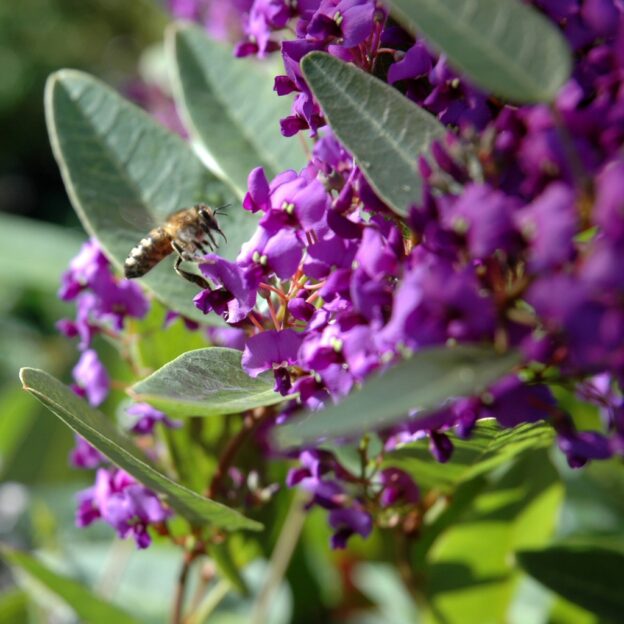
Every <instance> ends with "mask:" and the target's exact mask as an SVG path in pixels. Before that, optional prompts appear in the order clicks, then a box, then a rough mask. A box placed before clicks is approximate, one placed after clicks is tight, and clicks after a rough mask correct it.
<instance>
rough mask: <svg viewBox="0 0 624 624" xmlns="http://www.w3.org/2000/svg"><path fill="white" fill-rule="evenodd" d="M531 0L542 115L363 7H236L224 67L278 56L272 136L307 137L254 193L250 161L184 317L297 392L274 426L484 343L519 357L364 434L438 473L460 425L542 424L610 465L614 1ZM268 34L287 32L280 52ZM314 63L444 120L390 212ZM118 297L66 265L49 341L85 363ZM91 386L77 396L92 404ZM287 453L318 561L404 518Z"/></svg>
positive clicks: (623, 132) (617, 179) (312, 2)
mask: <svg viewBox="0 0 624 624" xmlns="http://www.w3.org/2000/svg"><path fill="white" fill-rule="evenodd" d="M182 4H184V3H180V4H176V5H175V6H178V7H181V6H182ZM190 4H192V3H190ZM535 5H536V6H537V7H538V8H539V9H540V10H542V11H543V12H544V13H545V14H546V15H547V16H549V18H550V19H552V20H553V22H554V23H555V24H557V25H558V26H559V27H560V28H561V30H562V31H563V33H564V35H565V36H566V37H567V38H568V40H569V42H570V45H571V47H572V49H573V50H574V51H575V54H576V61H575V67H574V72H573V75H572V77H571V79H570V80H569V82H568V83H567V84H566V85H565V86H564V87H563V89H562V90H561V91H560V93H559V95H558V97H557V100H556V102H555V103H554V104H553V106H552V107H547V106H544V105H540V104H537V105H526V106H511V105H506V104H503V103H501V102H500V101H499V100H497V99H495V98H493V97H490V96H489V95H488V94H486V93H483V92H481V91H479V90H478V89H476V88H475V87H474V86H472V85H471V84H470V82H469V81H468V80H466V79H465V78H463V77H462V76H460V75H457V74H456V73H455V71H454V70H453V69H452V68H450V67H449V65H448V63H447V61H446V58H445V57H444V55H438V54H435V53H434V52H433V51H432V50H431V49H430V48H429V47H428V45H427V43H426V42H425V41H424V40H421V39H414V38H413V37H411V36H410V35H409V34H408V33H406V32H404V31H403V30H401V29H400V28H399V27H398V26H396V25H395V24H393V23H392V22H390V21H388V13H387V10H386V9H385V7H384V6H383V5H382V4H381V3H379V2H374V1H369V0H340V1H339V0H309V1H306V2H299V3H296V4H293V3H289V2H285V1H281V0H256V1H255V2H253V3H249V6H248V7H247V9H245V10H243V11H242V15H243V16H244V17H243V28H242V30H243V32H244V39H243V40H242V41H241V42H240V44H239V45H238V47H237V48H236V54H237V55H239V56H246V55H250V54H254V55H257V56H260V57H263V56H266V55H267V54H269V53H271V52H273V51H277V50H278V49H280V50H281V54H282V58H283V61H284V68H285V74H284V75H282V76H277V77H276V80H275V90H276V92H277V94H278V95H280V96H285V95H288V94H294V95H295V98H294V103H293V109H292V114H291V116H289V117H287V118H285V119H284V120H282V124H281V131H282V133H283V134H285V135H286V136H290V135H293V134H295V133H297V132H299V131H301V130H309V131H310V134H311V136H312V137H313V139H314V147H313V150H312V154H311V156H310V159H309V162H308V164H307V165H306V167H304V169H303V170H301V171H292V170H289V171H285V172H282V173H280V174H278V175H277V176H275V177H274V178H273V179H272V180H268V179H267V176H266V174H265V172H264V170H263V169H262V168H257V169H254V170H253V171H251V172H250V174H249V178H248V191H247V194H246V195H245V197H244V200H243V207H244V208H245V209H246V210H248V211H250V212H254V213H258V215H259V217H260V219H259V225H258V229H257V231H256V233H255V234H254V235H253V236H252V238H251V239H250V240H249V241H248V242H247V243H246V244H245V245H244V246H243V247H242V249H241V251H240V254H239V255H238V257H237V258H236V260H235V261H233V262H232V261H228V260H225V259H223V258H221V257H219V256H218V255H215V254H209V255H207V256H206V257H205V258H203V260H202V262H201V263H200V264H199V268H200V270H201V272H202V273H203V275H204V276H205V277H206V279H207V280H208V281H209V283H210V287H209V288H207V289H206V290H204V291H202V292H200V293H199V294H198V295H197V296H196V298H195V305H196V306H197V308H198V309H199V310H201V311H202V312H204V313H206V314H208V313H217V314H218V315H220V316H221V317H222V318H224V319H225V320H226V321H227V322H228V323H229V324H231V326H232V329H231V332H234V333H232V334H230V335H227V336H226V334H224V333H222V334H221V336H222V338H223V339H224V340H228V341H229V340H233V341H235V343H232V344H236V345H237V347H238V348H242V351H243V354H242V363H243V367H244V368H245V370H246V371H247V372H248V373H249V374H250V375H251V376H257V375H259V374H260V373H262V372H265V371H273V373H274V375H275V388H276V390H277V391H278V392H280V393H281V394H282V395H284V396H285V397H288V396H291V397H292V396H293V395H295V394H296V396H297V398H296V399H292V398H290V399H287V400H286V402H285V404H284V406H283V409H282V412H281V413H280V414H278V415H277V416H276V419H275V422H276V423H277V424H276V426H279V424H280V423H282V422H284V421H285V420H287V419H288V418H289V417H290V415H291V414H292V413H293V412H294V411H296V410H297V409H300V408H301V407H305V408H308V409H311V410H317V409H320V408H322V407H323V406H324V405H326V404H327V403H328V402H331V401H336V400H339V399H340V398H341V397H344V396H345V395H347V394H348V393H349V392H350V391H351V390H352V389H353V387H354V386H356V385H357V384H360V383H362V382H363V381H364V380H365V379H366V378H367V377H368V376H369V375H370V374H371V373H372V372H374V371H377V370H379V369H382V368H384V367H386V366H388V365H389V364H392V363H393V362H396V361H397V360H399V359H400V358H401V357H402V355H403V354H404V353H405V351H406V350H409V351H418V350H419V349H422V348H423V347H427V346H432V345H453V344H457V343H463V342H466V343H467V342H482V343H490V344H492V345H494V346H495V347H496V348H497V349H499V350H501V351H504V350H507V349H510V348H515V349H517V350H519V352H520V353H521V354H522V356H523V365H522V373H521V375H517V374H514V375H510V376H508V377H506V378H504V379H502V380H500V381H499V382H498V383H497V384H495V385H494V386H493V387H491V388H490V389H488V391H487V392H484V393H482V394H481V395H479V396H475V397H468V398H464V399H459V400H454V401H450V402H449V403H448V404H446V405H445V406H443V407H442V408H441V409H439V410H438V411H437V412H435V413H432V414H429V415H427V417H425V418H422V417H419V418H418V419H411V418H409V415H407V414H406V419H405V422H404V424H402V425H400V426H397V427H394V428H392V429H391V430H388V431H384V432H381V437H382V439H383V441H384V444H385V448H386V450H390V449H391V448H393V447H394V446H396V445H397V444H400V443H404V442H406V441H410V440H414V439H418V438H420V437H423V436H427V437H428V439H429V442H430V449H431V452H432V454H433V455H434V457H435V458H436V459H437V460H439V461H442V462H443V461H452V454H453V444H452V442H451V438H450V437H449V436H448V433H449V432H450V431H452V430H454V431H455V432H456V433H457V435H459V436H460V437H467V436H469V435H470V434H471V431H472V429H473V427H474V426H475V424H476V423H477V422H478V420H479V419H482V418H495V419H497V421H498V422H499V423H500V425H501V426H503V427H514V426H516V425H518V424H521V423H524V422H529V423H530V422H536V421H537V420H547V421H549V422H550V423H552V425H553V426H554V427H555V428H556V430H557V433H558V436H559V447H560V448H561V450H562V451H563V452H564V453H565V454H566V456H567V458H568V461H569V463H570V464H571V465H573V466H580V465H583V464H584V463H585V462H587V461H589V460H594V459H604V458H607V457H611V456H613V455H616V454H617V455H621V454H622V452H623V449H624V444H623V443H624V438H623V437H622V436H623V434H624V420H623V419H622V405H621V403H622V399H621V396H622V391H621V384H622V383H623V379H624V347H623V345H624V280H623V278H622V272H621V270H619V267H621V266H622V262H623V261H624V257H623V254H624V251H622V250H623V249H624V247H623V246H622V245H621V243H622V239H624V199H623V198H624V192H623V191H624V188H622V186H623V185H624V182H623V180H624V159H623V158H622V156H621V145H622V143H623V141H624V115H623V113H622V111H623V110H624V100H623V99H622V98H623V97H624V96H623V92H622V89H621V86H620V85H621V84H622V78H623V73H624V56H623V55H622V54H621V49H622V46H623V44H624V6H623V5H622V4H621V3H620V2H613V3H610V2H584V3H581V2H577V1H575V0H570V1H569V2H565V3H562V2H547V1H546V0H542V1H540V2H537V1H536V2H535ZM185 7H186V8H184V11H191V9H190V8H189V7H188V6H186V5H185ZM175 10H176V11H182V10H183V9H182V8H179V9H175ZM285 31H290V32H291V33H294V34H295V38H294V39H292V38H291V39H288V40H283V41H282V40H281V39H280V37H281V34H280V33H282V32H285ZM313 50H324V51H327V52H329V53H330V54H333V55H335V56H337V57H339V58H341V59H342V60H345V61H347V62H351V63H354V64H355V65H357V66H358V67H360V68H361V69H363V70H365V71H368V72H376V73H378V72H377V69H378V68H377V62H378V61H379V59H380V58H381V57H382V56H383V57H385V61H388V64H389V69H388V71H387V73H386V79H387V81H388V82H389V83H390V84H392V85H394V86H395V87H396V88H397V89H399V90H400V91H401V92H402V93H404V94H405V96H406V97H408V98H410V99H411V100H412V101H414V102H415V103H416V104H418V105H420V106H422V107H424V108H426V109H427V110H429V111H430V112H431V113H433V114H434V115H436V116H437V117H438V119H439V120H440V121H441V122H442V123H443V124H445V125H446V126H447V127H448V129H449V134H448V136H447V137H446V138H445V139H444V140H442V141H438V142H436V143H434V144H433V145H432V148H431V156H430V157H429V158H428V159H427V160H425V159H422V161H421V163H420V175H421V177H422V178H423V183H424V191H423V198H422V201H420V202H419V203H418V204H416V205H413V206H411V208H410V210H409V214H408V216H407V217H406V218H400V217H398V216H397V215H395V214H394V213H392V212H391V211H390V210H389V208H388V207H387V206H385V205H384V204H383V202H382V201H381V200H380V199H379V198H378V197H377V196H376V195H375V193H374V192H373V190H372V188H371V186H370V185H369V183H368V181H367V180H366V178H365V177H364V176H363V174H362V172H361V171H360V169H359V168H358V166H357V165H356V163H355V162H354V160H353V158H352V157H351V156H350V155H349V154H348V153H347V152H346V151H345V149H344V148H343V147H342V146H341V145H340V143H339V142H338V141H337V139H336V138H335V137H334V136H333V134H332V132H331V129H329V128H327V127H323V126H324V125H325V121H324V119H323V116H322V111H321V109H320V108H319V106H318V104H317V103H316V102H315V101H314V98H313V96H312V93H311V91H310V89H309V87H308V86H307V85H306V83H305V79H304V77H303V74H302V72H301V69H300V61H301V59H302V58H303V56H304V55H305V54H306V53H307V52H309V51H313ZM124 284H125V282H124V280H117V279H116V278H113V277H111V275H110V272H108V269H107V267H106V263H105V259H102V257H101V256H100V255H98V251H97V247H96V246H95V244H94V243H91V244H90V246H88V247H86V248H85V250H84V251H83V253H82V254H81V256H79V257H78V258H77V259H76V260H75V261H74V263H72V267H71V269H70V272H69V273H68V274H67V275H66V276H65V278H64V282H63V289H62V293H61V294H62V296H63V297H64V298H67V299H75V300H76V301H77V305H78V314H77V319H76V321H66V322H65V324H64V325H63V326H62V327H61V329H62V330H63V331H64V333H66V334H67V335H77V336H79V337H80V339H81V343H80V344H81V348H82V349H83V350H84V349H87V348H88V347H89V345H90V344H91V338H92V336H93V335H94V334H96V333H98V332H100V331H102V325H104V326H105V327H109V328H112V330H113V331H120V330H121V328H122V327H123V318H124V315H130V316H140V314H141V313H144V312H142V310H143V309H144V307H142V306H144V304H141V303H140V297H139V293H138V292H136V291H135V289H134V287H132V286H131V285H128V286H126V285H124ZM113 301H114V302H115V304H114V305H113V304H112V303H111V302H113ZM82 307H84V308H85V309H84V310H82ZM120 310H121V312H120ZM213 340H214V341H215V342H218V341H219V340H220V338H219V336H218V335H217V333H216V332H213ZM228 344H230V343H229V342H228ZM85 353H87V352H86V351H85ZM89 357H91V356H89ZM85 366H86V365H85ZM91 366H94V365H91ZM87 368H88V367H87ZM91 372H94V370H92V371H91ZM96 379H98V381H97V382H96V381H95V380H96ZM102 379H103V377H102V376H101V375H96V374H93V375H92V376H91V380H90V378H89V376H88V375H87V376H83V375H81V376H80V380H79V379H77V383H78V386H79V387H82V388H83V390H82V391H83V392H84V393H86V395H87V397H88V398H89V400H91V401H92V402H96V401H98V400H99V399H100V397H101V395H102V390H101V389H100V388H101V386H102V384H103V382H102ZM547 381H548V382H549V383H551V384H553V383H555V384H557V385H560V386H562V387H564V388H566V389H567V390H571V391H574V392H577V393H579V394H580V395H581V396H582V397H583V398H584V400H587V401H590V402H593V403H595V404H596V405H597V406H598V407H599V408H600V410H601V412H602V414H603V423H604V426H603V428H602V429H601V430H595V431H577V430H576V429H575V426H574V423H573V421H572V418H571V417H570V416H569V415H568V414H566V413H565V412H564V411H563V410H562V409H561V407H560V406H559V405H558V404H557V402H556V400H555V398H554V396H553V393H552V391H551V388H550V386H549V385H547V383H546V382H547ZM81 383H82V386H81ZM382 452H383V451H382ZM294 456H296V457H297V459H298V462H299V463H298V466H297V467H296V468H293V469H292V470H291V472H290V473H289V477H288V480H287V483H288V485H290V486H298V487H302V488H304V489H305V490H306V491H307V492H309V493H310V496H311V498H310V504H315V505H319V506H321V507H324V508H326V509H328V510H329V514H330V515H329V522H330V525H331V526H332V528H333V529H334V531H335V535H334V540H333V545H334V546H335V547H344V545H345V543H346V540H347V538H348V537H349V536H350V535H352V534H354V533H358V534H360V535H362V536H366V535H368V534H369V533H370V530H371V528H372V523H373V519H374V518H375V519H376V514H378V513H379V512H380V510H383V509H386V508H388V507H396V508H397V509H401V508H403V507H409V506H410V505H411V506H414V505H418V504H419V500H420V497H419V490H418V487H417V485H416V484H415V483H414V482H413V480H412V478H411V477H410V476H409V475H407V474H406V473H402V472H400V471H399V472H397V471H396V470H395V471H394V472H393V471H390V472H387V471H381V472H380V473H379V474H373V473H370V474H367V475H354V474H352V473H350V472H349V471H348V470H346V469H345V468H344V467H342V466H341V465H340V463H339V462H338V461H337V459H336V458H335V456H334V455H333V454H332V453H330V452H329V451H326V450H321V449H314V448H313V449H301V450H300V451H299V452H295V453H294ZM83 463H84V464H85V465H86V464H89V465H93V461H92V460H91V459H89V458H86V459H84V460H83ZM102 479H103V477H102ZM363 481H364V483H363ZM137 517H139V516H138V515H137Z"/></svg>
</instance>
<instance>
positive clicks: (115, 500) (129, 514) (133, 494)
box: [70, 403, 181, 548]
mask: <svg viewBox="0 0 624 624" xmlns="http://www.w3.org/2000/svg"><path fill="white" fill-rule="evenodd" d="M126 411H127V413H128V414H129V415H130V417H131V418H133V419H134V422H133V424H131V425H130V427H129V431H130V433H132V434H135V435H142V436H145V435H152V434H153V433H154V427H155V426H156V424H158V423H161V424H162V425H164V426H165V427H179V426H180V425H181V423H179V422H177V421H174V420H171V419H169V418H168V417H167V416H166V415H165V414H163V412H160V411H159V410H157V409H155V408H153V407H151V406H150V405H148V404H147V403H134V404H132V405H131V406H130V407H128V409H127V410H126ZM70 462H71V464H72V465H73V466H74V467H75V468H83V469H95V468H97V471H96V475H95V483H94V485H93V486H91V487H90V488H87V489H86V490H83V491H81V492H79V493H78V509H77V511H76V524H77V525H78V526H79V527H84V526H88V525H89V524H91V523H92V522H94V521H96V520H102V521H103V522H106V523H107V524H109V525H111V526H112V527H113V528H114V529H115V530H116V531H117V534H118V535H119V537H122V538H126V537H133V538H134V539H135V541H136V544H137V547H138V548H147V547H148V546H149V545H150V543H151V537H150V535H149V533H148V528H149V527H150V526H151V525H158V524H161V523H163V522H164V521H165V520H166V519H167V518H168V517H169V516H170V515H171V511H170V510H169V509H168V508H167V507H165V506H163V504H162V503H161V502H160V499H159V498H158V496H157V495H156V494H155V493H154V492H152V491H151V490H149V489H148V488H146V487H144V486H143V485H141V484H140V483H138V482H137V481H136V480H135V479H133V477H132V476H131V475H129V474H127V473H126V472H124V471H123V470H120V469H118V468H115V467H113V466H111V465H109V464H108V460H107V459H106V457H104V456H103V455H102V454H101V453H100V452H99V451H98V450H97V449H95V448H93V447H92V446H91V445H90V444H89V443H88V442H87V441H86V440H85V439H84V438H81V437H80V436H76V445H75V447H74V449H73V450H72V452H71V454H70Z"/></svg>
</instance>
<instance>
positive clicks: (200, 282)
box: [171, 242, 210, 290]
mask: <svg viewBox="0 0 624 624" xmlns="http://www.w3.org/2000/svg"><path fill="white" fill-rule="evenodd" d="M171 246H172V247H173V249H174V250H175V252H176V253H177V254H178V257H177V258H176V261H175V264H174V265H173V268H174V270H175V272H176V273H177V274H178V275H179V276H180V277H183V278H184V279H185V280H187V281H189V282H192V283H193V284H197V286H199V287H200V288H202V289H203V290H205V289H207V288H210V284H209V283H208V282H207V281H206V280H205V279H204V278H203V277H202V276H201V275H197V274H195V273H190V272H189V271H185V270H184V269H182V268H180V265H181V264H182V262H183V261H184V260H187V258H185V257H184V256H185V255H186V254H185V253H184V251H183V250H182V249H181V248H180V246H179V245H177V244H176V243H175V242H174V243H172V244H171Z"/></svg>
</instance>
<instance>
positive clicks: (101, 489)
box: [76, 468, 171, 548]
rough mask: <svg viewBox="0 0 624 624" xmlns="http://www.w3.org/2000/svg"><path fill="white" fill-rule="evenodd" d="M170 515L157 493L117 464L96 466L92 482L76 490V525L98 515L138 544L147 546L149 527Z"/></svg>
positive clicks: (149, 540) (89, 522) (96, 517)
mask: <svg viewBox="0 0 624 624" xmlns="http://www.w3.org/2000/svg"><path fill="white" fill-rule="evenodd" d="M170 516H171V512H170V511H169V510H168V509H166V508H165V507H163V505H162V503H161V502H160V500H159V498H158V497H157V496H156V494H154V493H153V492H152V491H150V490H148V489H147V488H146V487H144V486H143V485H141V484H140V483H137V482H136V481H135V480H134V478H133V477H131V476H130V475H129V474H128V473H126V472H124V471H123V470H119V469H116V468H110V469H106V468H100V469H98V471H97V473H96V477H95V484H94V485H93V486H92V487H90V488H88V489H86V490H83V491H82V492H79V493H78V510H77V514H76V524H77V526H79V527H84V526H88V525H89V524H91V523H92V522H94V521H95V520H98V519H101V520H103V521H104V522H106V523H107V524H110V525H111V526H112V527H113V528H114V529H115V530H116V531H117V534H118V535H119V537H121V538H126V537H130V536H132V537H133V538H134V540H135V542H136V545H137V547H138V548H147V547H148V546H149V545H150V543H151V537H150V535H149V533H148V527H149V526H150V525H151V524H158V523H161V522H164V521H165V520H166V519H167V518H169V517H170Z"/></svg>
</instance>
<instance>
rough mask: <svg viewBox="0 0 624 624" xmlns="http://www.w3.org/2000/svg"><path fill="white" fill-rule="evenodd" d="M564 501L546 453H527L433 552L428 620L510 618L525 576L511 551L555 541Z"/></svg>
mask: <svg viewBox="0 0 624 624" xmlns="http://www.w3.org/2000/svg"><path fill="white" fill-rule="evenodd" d="M451 461H452V460H451ZM562 499H563V486H562V484H561V482H560V480H559V477H558V474H557V472H556V470H555V469H554V467H553V466H552V464H551V463H550V462H549V460H548V456H547V454H546V452H545V451H543V450H542V451H535V452H532V453H527V454H525V455H523V456H522V457H521V459H520V460H519V461H518V462H517V463H516V464H514V465H513V466H512V467H511V469H510V470H508V471H507V472H505V473H504V474H503V475H502V476H501V477H499V479H497V480H496V481H494V482H493V483H491V484H490V485H489V487H487V488H485V489H484V490H482V491H481V493H480V494H479V495H478V496H476V497H475V498H474V499H473V501H472V505H471V506H470V508H469V509H468V510H467V511H466V513H465V514H464V515H463V517H462V518H460V519H458V521H456V522H455V524H454V525H452V526H451V527H450V528H449V529H447V530H446V531H444V532H443V533H442V534H441V535H440V536H439V537H438V539H437V540H436V541H435V542H434V544H433V546H432V547H431V549H430V551H429V554H428V557H427V567H426V571H427V576H428V582H427V594H428V596H429V599H430V604H431V610H432V612H433V613H434V614H435V617H434V618H431V619H428V620H427V621H436V622H439V621H440V622H446V621H448V622H466V623H469V622H470V623H472V622H475V623H477V622H478V623H481V622H506V621H508V617H507V615H508V613H509V610H510V608H511V605H512V601H513V598H514V593H515V590H516V588H517V587H518V583H519V580H520V578H521V577H520V574H518V569H517V567H516V566H515V565H514V560H513V553H514V552H515V551H516V550H518V549H524V548H537V547H540V546H542V545H543V544H545V543H546V542H547V541H548V540H549V539H550V537H551V536H552V533H553V531H554V529H555V526H556V523H557V516H558V512H559V509H560V506H561V502H562ZM529 544H531V545H532V546H529Z"/></svg>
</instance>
